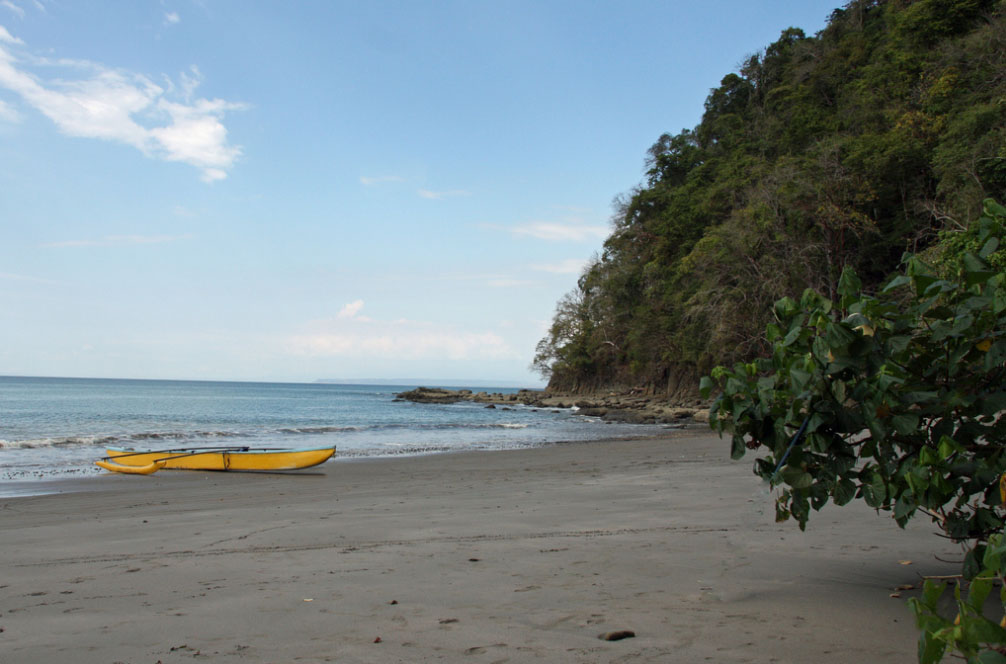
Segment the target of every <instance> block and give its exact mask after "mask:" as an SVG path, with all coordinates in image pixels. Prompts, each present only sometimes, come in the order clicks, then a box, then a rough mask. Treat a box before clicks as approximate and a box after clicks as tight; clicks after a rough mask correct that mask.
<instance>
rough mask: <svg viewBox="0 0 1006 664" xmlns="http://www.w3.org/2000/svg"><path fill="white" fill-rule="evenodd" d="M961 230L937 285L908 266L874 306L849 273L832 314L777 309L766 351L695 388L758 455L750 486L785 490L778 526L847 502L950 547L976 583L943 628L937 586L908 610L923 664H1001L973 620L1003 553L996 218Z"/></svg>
mask: <svg viewBox="0 0 1006 664" xmlns="http://www.w3.org/2000/svg"><path fill="white" fill-rule="evenodd" d="M972 227H973V228H974V229H975V230H976V233H975V235H974V240H975V241H976V246H977V247H979V248H978V249H977V250H976V251H971V250H970V249H968V248H965V249H963V250H962V251H960V252H958V253H956V254H950V253H944V254H943V255H942V259H943V261H944V266H943V269H942V270H940V271H938V270H937V269H935V268H933V267H931V266H929V265H927V264H926V263H925V262H923V261H922V260H921V259H919V258H917V257H915V256H909V257H908V258H907V259H906V261H905V270H904V273H903V274H900V275H898V276H895V277H894V278H892V279H891V280H889V281H888V282H887V284H886V285H885V286H884V287H883V288H882V289H881V290H880V291H879V292H878V293H876V294H875V295H868V294H864V293H863V292H862V283H861V282H860V280H859V278H858V277H857V276H856V274H855V273H854V272H853V271H852V270H851V269H849V268H847V269H846V270H845V271H843V273H842V276H841V277H840V278H839V281H838V285H837V294H838V296H839V300H838V301H837V302H833V301H832V300H830V299H828V298H827V297H824V296H822V295H821V294H819V293H816V292H815V291H813V290H810V289H808V290H807V291H805V292H804V294H803V296H802V298H801V299H800V301H799V302H797V301H795V300H792V299H790V298H783V299H781V300H779V301H778V302H777V303H776V305H775V309H774V315H775V318H776V322H774V323H771V324H770V325H769V326H768V328H767V332H766V336H767V338H768V339H769V340H770V341H771V343H772V353H771V354H770V355H769V356H767V357H761V358H758V359H755V360H754V361H752V362H739V363H737V364H736V365H735V366H734V368H733V369H732V370H731V369H727V368H725V367H717V368H716V369H715V370H714V371H713V372H712V376H711V377H707V378H704V379H703V381H702V382H703V390H704V391H705V392H706V393H707V394H708V393H710V392H711V391H712V390H713V389H718V390H719V396H718V397H717V399H716V401H715V403H714V404H713V407H712V409H711V411H710V414H711V419H712V423H713V426H714V427H715V428H717V429H718V430H719V431H720V432H721V433H723V432H726V433H729V434H730V435H731V438H732V456H733V457H734V458H739V457H741V456H743V455H744V454H745V453H746V451H747V450H748V449H749V448H750V449H758V448H766V451H767V452H768V454H767V455H766V456H762V457H761V458H758V459H757V460H756V462H755V472H756V473H757V474H758V475H760V476H761V477H762V478H764V479H765V480H767V481H768V482H769V483H770V485H772V486H779V487H782V489H781V491H780V493H779V495H778V497H777V499H776V514H777V518H778V519H779V520H785V519H788V518H790V517H791V516H792V517H794V518H795V519H796V520H797V521H798V522H799V524H800V527H801V528H803V527H804V526H805V525H806V523H807V521H808V519H809V518H810V514H811V510H812V509H813V510H819V509H821V508H822V507H824V506H825V505H826V504H827V503H828V502H833V503H835V504H838V505H844V504H846V503H848V502H850V501H851V500H853V499H856V498H859V499H862V500H863V501H865V502H866V504H867V505H869V506H870V507H873V508H876V509H877V510H882V511H887V512H890V513H891V515H892V516H893V517H894V519H895V521H897V523H898V524H899V525H901V526H904V525H905V523H906V522H907V521H908V520H909V519H910V518H911V517H912V516H913V515H914V514H916V513H920V512H921V513H924V514H926V515H928V516H929V517H931V519H932V521H933V522H934V523H935V524H936V526H937V527H938V528H939V529H940V530H941V531H942V532H943V534H944V536H946V537H947V538H949V539H951V540H953V541H956V542H960V543H961V544H962V546H963V547H964V550H965V552H966V553H965V556H964V564H963V569H962V573H963V576H964V577H965V578H966V579H968V580H971V581H972V584H971V587H970V594H969V597H968V599H967V600H961V597H960V588H959V587H958V588H957V590H956V593H957V596H956V598H955V599H956V600H957V611H958V618H957V620H956V621H951V620H948V619H947V618H945V617H942V616H940V615H939V613H938V598H939V595H940V594H941V593H942V589H941V588H940V587H938V585H936V584H932V583H930V584H928V586H927V588H926V590H925V592H924V593H923V597H922V599H921V600H919V599H916V600H914V602H913V609H914V610H915V612H916V616H917V620H918V622H919V626H920V627H921V628H922V630H923V634H922V637H921V640H920V650H919V659H920V661H921V662H936V661H939V660H940V658H941V657H942V655H943V653H944V651H945V649H946V648H947V647H950V648H951V649H952V650H954V651H956V652H958V653H959V654H962V655H964V656H965V657H968V658H972V657H979V656H980V655H979V654H980V653H981V652H982V651H986V654H985V655H982V656H981V659H980V660H977V659H976V660H974V661H982V662H993V661H997V662H1006V657H1000V656H999V655H998V653H997V652H996V651H994V650H991V649H990V648H1001V647H1003V646H1006V629H1004V628H1003V627H1001V626H1000V625H999V624H997V622H998V621H992V620H989V619H987V618H986V617H985V616H984V609H983V607H984V602H985V597H986V596H988V594H989V592H990V591H991V589H992V581H993V577H1001V576H1002V573H1003V565H1002V561H1003V560H1004V559H1003V558H1002V553H1003V551H1004V549H1006V547H1004V546H1003V540H1002V534H1003V530H1004V524H1006V505H1004V503H1006V445H1004V441H1006V272H1004V271H1003V270H1001V269H997V268H996V267H995V264H996V263H997V262H998V263H1001V261H1002V260H1003V259H1004V257H1006V250H1004V249H1001V248H1000V246H1001V243H1002V242H1003V241H1004V240H1006V207H1003V206H1001V205H999V204H997V203H995V202H993V201H992V200H987V201H986V202H985V205H984V213H983V215H982V217H981V218H980V219H978V221H977V222H976V223H975V224H973V225H972ZM964 245H970V242H966V243H964ZM1003 598H1004V599H1006V589H1004V591H1003Z"/></svg>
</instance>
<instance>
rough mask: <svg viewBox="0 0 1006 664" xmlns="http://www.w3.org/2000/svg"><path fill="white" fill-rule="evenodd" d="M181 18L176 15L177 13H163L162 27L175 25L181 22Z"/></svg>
mask: <svg viewBox="0 0 1006 664" xmlns="http://www.w3.org/2000/svg"><path fill="white" fill-rule="evenodd" d="M181 20H182V18H181V17H180V16H179V15H178V12H165V13H164V25H176V24H177V23H179V22H181Z"/></svg>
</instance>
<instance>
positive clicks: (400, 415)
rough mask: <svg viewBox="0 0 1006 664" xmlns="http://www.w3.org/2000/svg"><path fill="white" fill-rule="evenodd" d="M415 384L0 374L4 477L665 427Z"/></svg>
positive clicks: (596, 435)
mask: <svg viewBox="0 0 1006 664" xmlns="http://www.w3.org/2000/svg"><path fill="white" fill-rule="evenodd" d="M412 387H415V385H406V386H384V385H381V386H369V385H329V384H289V383H223V382H193V381H160V380H103V379H77V378H19V377H0V482H14V481H26V480H38V479H52V478H58V477H64V476H73V475H82V474H97V473H100V472H104V471H101V470H100V469H98V468H97V467H96V466H94V465H93V462H94V461H95V460H96V459H98V458H100V457H101V456H103V455H104V449H105V447H106V446H109V445H112V446H118V447H134V448H139V449H170V448H179V447H196V446H221V445H235V446H245V445H247V446H261V447H285V448H312V447H323V446H330V445H335V446H337V447H338V452H337V459H336V461H335V462H336V463H337V462H338V459H346V458H353V457H377V456H392V455H418V454H429V453H435V452H447V451H459V450H480V449H481V450H484V449H505V448H517V447H534V446H540V445H546V444H550V443H557V442H564V441H589V440H599V439H602V438H611V437H622V436H647V435H653V434H656V433H659V432H660V431H661V427H658V426H646V425H628V424H608V423H603V422H599V421H597V420H593V419H590V418H585V417H582V416H579V415H576V413H575V412H574V411H571V410H549V409H545V410H542V409H533V408H528V407H524V406H516V407H514V408H512V409H503V408H500V407H497V408H496V409H488V408H486V407H485V406H483V405H480V404H473V403H461V404H453V405H432V404H414V403H407V402H395V401H394V395H395V393H396V392H401V391H404V390H406V389H411V388H412ZM487 391H490V392H507V391H513V390H495V389H490V390H487ZM330 463H331V462H330Z"/></svg>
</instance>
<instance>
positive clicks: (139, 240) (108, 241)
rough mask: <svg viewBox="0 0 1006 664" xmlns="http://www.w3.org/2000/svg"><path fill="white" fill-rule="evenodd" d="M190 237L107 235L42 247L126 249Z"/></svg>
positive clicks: (54, 243) (64, 241)
mask: <svg viewBox="0 0 1006 664" xmlns="http://www.w3.org/2000/svg"><path fill="white" fill-rule="evenodd" d="M191 238H192V235H107V236H105V237H103V238H101V239H100V240H63V241H61V242H50V243H48V244H43V245H42V246H43V247H126V246H133V245H140V244H164V243H166V242H177V241H178V240H188V239H191Z"/></svg>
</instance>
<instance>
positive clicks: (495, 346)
mask: <svg viewBox="0 0 1006 664" xmlns="http://www.w3.org/2000/svg"><path fill="white" fill-rule="evenodd" d="M840 4H841V2H840V0H824V1H822V0H763V1H758V0H705V1H703V2H694V1H693V0H688V1H684V0H617V1H616V0H611V1H596V0H595V1H591V0H531V1H523V0H496V1H478V0H465V1H460V0H459V1H451V0H444V1H437V2H433V1H429V2H420V1H418V0H414V1H406V0H401V1H395V2H389V1H385V0H372V1H368V2H358V1H356V0H354V1H338V0H331V1H324V2H323V1H312V0H303V1H299V2H279V1H276V2H249V1H247V0H160V1H153V0H150V1H143V0H137V1H135V2H117V3H109V2H106V1H87V0H0V375H23V376H79V377H109V378H158V379H191V380H241V381H289V382H310V381H314V380H316V379H335V380H343V381H349V382H352V381H353V380H361V379H406V380H413V379H420V378H422V379H435V380H437V381H441V382H442V383H444V384H448V383H452V382H454V383H456V382H460V383H465V382H475V381H479V382H480V383H489V384H493V383H496V384H499V385H501V386H503V385H522V386H528V387H535V386H539V385H541V384H542V379H541V377H540V376H538V375H537V374H536V373H534V372H533V371H532V370H531V369H530V364H531V361H532V359H533V356H534V351H535V346H536V344H537V342H538V341H539V340H540V339H541V338H542V337H543V336H544V335H545V333H546V331H547V328H548V325H549V324H550V322H551V318H552V315H553V313H554V311H555V306H556V303H557V302H558V300H559V299H560V298H561V297H562V296H563V295H564V294H565V293H567V292H569V291H570V290H572V289H573V288H574V287H575V286H576V280H577V278H578V276H579V275H580V274H581V272H582V270H583V267H584V266H585V265H586V264H587V262H588V261H589V260H590V259H591V258H592V257H593V256H595V255H596V254H597V252H599V251H600V250H601V248H602V245H603V242H604V239H605V238H606V237H607V235H608V233H609V232H610V229H611V226H610V218H611V215H612V201H613V200H614V198H615V197H616V196H618V195H619V194H622V193H625V192H628V191H630V190H632V188H633V187H635V186H637V185H639V184H640V183H641V182H642V180H643V177H644V170H645V166H644V160H645V156H646V150H647V149H648V148H649V147H650V146H651V145H652V144H653V143H654V142H655V141H656V140H657V139H658V138H659V136H660V135H661V134H662V133H664V132H670V133H677V132H680V131H681V130H682V129H685V128H692V127H694V126H695V125H696V124H697V123H698V122H699V120H700V119H701V115H702V110H703V102H704V101H705V97H706V95H708V93H709V91H710V89H711V88H715V87H717V86H718V85H719V81H720V79H721V78H722V77H723V76H724V75H726V74H728V73H731V72H734V71H736V70H737V69H738V67H739V66H740V64H741V63H742V62H743V61H744V60H745V59H746V58H747V56H749V55H751V54H754V53H756V52H758V51H760V50H762V49H763V48H764V47H765V46H767V45H768V44H770V43H771V42H773V41H774V40H775V39H777V38H778V36H779V33H780V32H781V31H782V30H784V29H785V28H787V27H790V26H795V27H799V28H802V29H803V30H804V31H805V32H806V33H807V34H808V35H813V34H814V33H816V32H817V31H818V30H820V29H822V28H823V27H824V25H825V23H826V20H827V17H828V16H829V15H830V13H831V12H832V10H833V9H834V8H835V7H837V6H839V5H840Z"/></svg>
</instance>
